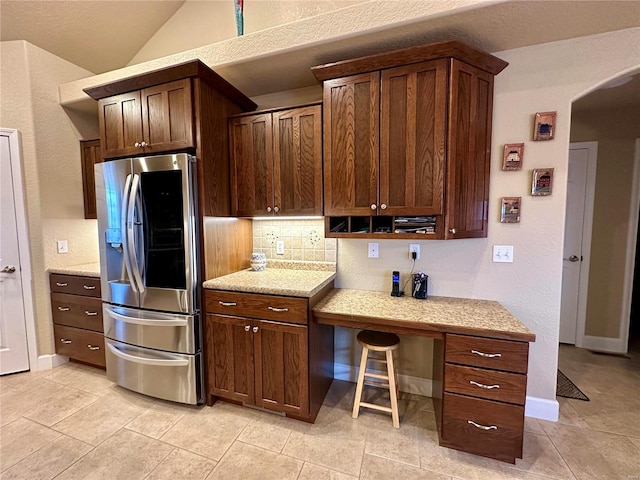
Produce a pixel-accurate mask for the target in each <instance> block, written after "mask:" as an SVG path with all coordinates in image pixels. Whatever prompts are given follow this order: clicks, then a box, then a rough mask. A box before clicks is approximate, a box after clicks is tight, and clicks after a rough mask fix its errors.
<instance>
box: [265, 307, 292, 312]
mask: <svg viewBox="0 0 640 480" xmlns="http://www.w3.org/2000/svg"><path fill="white" fill-rule="evenodd" d="M268 308H269V310H271V311H272V312H288V311H289V309H288V308H278V307H271V306H269V307H268Z"/></svg>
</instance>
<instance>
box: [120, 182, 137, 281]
mask: <svg viewBox="0 0 640 480" xmlns="http://www.w3.org/2000/svg"><path fill="white" fill-rule="evenodd" d="M131 178H132V175H131V174H129V175H127V178H126V180H125V182H124V190H123V191H122V210H121V211H120V220H121V222H120V225H121V228H122V256H123V258H124V269H125V270H126V272H127V276H128V277H129V282H130V283H131V289H132V290H133V291H134V292H138V287H137V285H136V282H135V279H134V278H133V269H132V266H131V256H130V255H129V250H130V246H129V242H130V238H129V217H128V208H129V201H128V198H129V193H130V191H131ZM125 199H126V200H125Z"/></svg>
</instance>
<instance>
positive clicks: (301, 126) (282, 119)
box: [273, 105, 322, 215]
mask: <svg viewBox="0 0 640 480" xmlns="http://www.w3.org/2000/svg"><path fill="white" fill-rule="evenodd" d="M273 148H274V166H273V171H274V182H273V185H274V198H275V200H274V204H275V208H277V213H278V214H279V215H322V107H320V106H319V105H316V106H312V107H305V108H296V109H293V110H285V111H282V112H275V113H274V114H273Z"/></svg>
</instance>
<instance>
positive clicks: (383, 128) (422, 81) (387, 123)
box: [380, 60, 447, 215]
mask: <svg viewBox="0 0 640 480" xmlns="http://www.w3.org/2000/svg"><path fill="white" fill-rule="evenodd" d="M381 84H382V95H381V102H382V106H381V117H380V123H381V125H380V213H383V214H385V215H437V214H442V213H444V212H443V204H444V159H445V125H446V115H447V111H446V106H447V103H446V102H447V96H446V88H447V63H446V60H436V61H431V62H423V63H418V64H414V65H408V66H403V67H398V68H391V69H388V70H383V71H382V78H381Z"/></svg>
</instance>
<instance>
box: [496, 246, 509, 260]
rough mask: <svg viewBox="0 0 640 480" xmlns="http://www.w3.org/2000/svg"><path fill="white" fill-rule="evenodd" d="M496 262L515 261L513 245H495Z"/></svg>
mask: <svg viewBox="0 0 640 480" xmlns="http://www.w3.org/2000/svg"><path fill="white" fill-rule="evenodd" d="M493 262H494V263H513V245H494V246H493Z"/></svg>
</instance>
